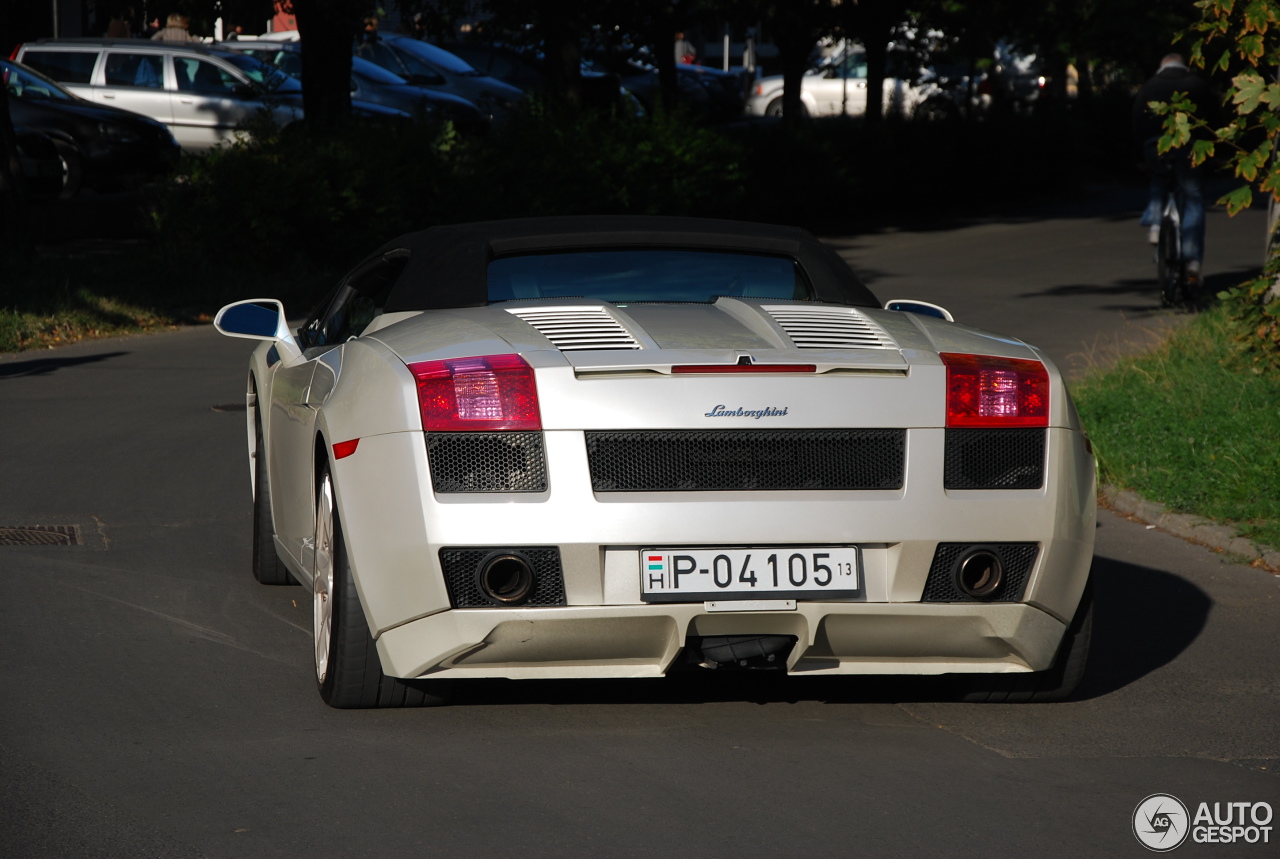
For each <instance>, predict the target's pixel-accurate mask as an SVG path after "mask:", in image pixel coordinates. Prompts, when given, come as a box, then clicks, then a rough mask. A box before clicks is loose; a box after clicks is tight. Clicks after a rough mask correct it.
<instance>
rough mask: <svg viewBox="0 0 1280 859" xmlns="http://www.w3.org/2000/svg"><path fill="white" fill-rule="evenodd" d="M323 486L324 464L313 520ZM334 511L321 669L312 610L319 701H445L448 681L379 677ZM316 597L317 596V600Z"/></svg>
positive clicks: (345, 704) (349, 705)
mask: <svg viewBox="0 0 1280 859" xmlns="http://www.w3.org/2000/svg"><path fill="white" fill-rule="evenodd" d="M326 484H327V485H328V487H329V492H330V498H332V485H333V484H332V478H331V476H330V474H329V467H328V465H327V464H326V465H325V466H324V467H323V469H322V470H321V473H320V482H319V484H318V485H319V487H320V491H319V492H318V493H317V496H318V502H317V505H316V506H317V521H318V520H319V517H320V516H321V515H323V514H322V513H321V512H320V510H321V508H322V507H323V506H324V501H323V493H324V491H325V486H326ZM330 508H331V510H332V529H331V532H330V533H331V534H332V543H331V545H330V546H328V547H327V548H328V549H329V552H328V555H329V557H330V558H331V559H332V573H333V575H332V580H331V581H332V589H331V591H330V592H329V594H328V599H329V601H330V603H331V608H330V609H329V611H330V615H329V617H330V628H329V641H328V651H327V652H328V657H327V663H326V665H325V666H324V668H323V670H322V669H321V665H320V659H319V653H320V651H321V647H320V646H319V644H318V641H319V630H318V627H319V624H320V620H319V617H320V613H319V611H318V610H317V611H315V612H313V622H314V623H315V624H316V626H317V630H316V633H317V634H316V640H317V646H316V648H315V650H316V653H317V658H316V685H317V688H318V689H319V691H320V697H321V698H322V699H323V700H324V702H325V703H326V704H328V705H329V706H330V707H336V708H338V709H343V710H348V709H367V708H371V707H435V706H439V705H441V704H445V703H447V701H448V692H449V688H450V686H451V685H452V684H451V683H450V681H447V680H402V679H400V678H398V677H388V676H387V675H386V674H384V673H382V662H381V660H380V659H379V658H378V648H377V645H376V644H375V643H374V641H373V637H372V636H371V635H370V634H369V625H368V623H366V622H365V618H364V608H363V606H361V604H360V594H359V592H358V591H357V590H356V586H355V582H354V581H353V580H352V577H351V565H350V563H349V562H348V560H347V547H346V543H345V541H344V539H343V536H342V524H341V521H340V519H339V517H338V511H337V506H336V505H335V504H331V505H330ZM321 542H322V538H321V533H320V530H319V529H317V535H316V544H317V545H316V556H317V558H319V557H320V556H321V553H322V552H323V551H324V549H325V548H326V547H325V546H322V545H321ZM316 580H317V581H316V588H317V589H318V588H319V587H321V584H322V576H321V571H320V569H319V568H317V570H316ZM317 599H318V597H317Z"/></svg>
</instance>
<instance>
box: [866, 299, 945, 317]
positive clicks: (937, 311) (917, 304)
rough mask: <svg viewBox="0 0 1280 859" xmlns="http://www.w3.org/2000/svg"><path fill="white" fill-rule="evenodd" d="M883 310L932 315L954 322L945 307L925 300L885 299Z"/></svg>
mask: <svg viewBox="0 0 1280 859" xmlns="http://www.w3.org/2000/svg"><path fill="white" fill-rule="evenodd" d="M884 309H885V310H897V311H900V312H902V313H918V314H920V315H921V316H932V317H933V318H934V319H945V320H947V321H948V322H955V321H956V320H955V317H954V316H952V315H951V312H950V311H949V310H947V309H946V308H945V307H939V306H938V305H936V304H930V303H929V302H927V301H916V300H915V299H912V298H907V299H898V298H895V299H893V300H892V301H886V302H885V303H884Z"/></svg>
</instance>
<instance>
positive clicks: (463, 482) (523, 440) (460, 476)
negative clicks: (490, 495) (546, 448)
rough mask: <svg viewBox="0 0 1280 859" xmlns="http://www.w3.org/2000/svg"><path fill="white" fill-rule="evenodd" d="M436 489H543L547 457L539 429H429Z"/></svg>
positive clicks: (428, 442)
mask: <svg viewBox="0 0 1280 859" xmlns="http://www.w3.org/2000/svg"><path fill="white" fill-rule="evenodd" d="M427 459H428V461H429V462H430V464H431V487H432V488H433V489H434V490H435V491H436V492H543V491H545V490H546V488H547V460H546V456H545V455H544V453H543V449H542V433H540V432H429V433H427Z"/></svg>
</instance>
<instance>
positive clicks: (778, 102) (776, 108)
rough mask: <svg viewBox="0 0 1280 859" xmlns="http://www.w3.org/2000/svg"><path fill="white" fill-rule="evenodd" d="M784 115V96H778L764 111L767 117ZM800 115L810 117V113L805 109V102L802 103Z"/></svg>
mask: <svg viewBox="0 0 1280 859" xmlns="http://www.w3.org/2000/svg"><path fill="white" fill-rule="evenodd" d="M782 113H783V110H782V96H778V97H777V98H775V99H774V100H773V101H771V102H769V104H768V105H767V106H765V109H764V115H765V116H782ZM800 115H801V116H808V115H809V111H808V110H806V109H805V106H804V102H800Z"/></svg>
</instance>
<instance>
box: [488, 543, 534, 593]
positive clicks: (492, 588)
mask: <svg viewBox="0 0 1280 859" xmlns="http://www.w3.org/2000/svg"><path fill="white" fill-rule="evenodd" d="M535 583H536V581H535V578H534V574H533V564H531V563H529V559H528V558H526V557H525V556H524V555H521V554H519V553H517V552H494V553H493V554H491V555H489V556H488V557H486V558H485V559H484V560H483V561H481V562H480V564H479V566H478V567H477V568H476V586H477V587H478V588H479V589H480V592H481V593H482V594H484V595H485V597H487V598H488V600H489V601H490V602H492V603H493V604H494V605H522V604H523V603H524V602H525V601H527V600H528V599H529V597H530V595H532V594H533V586H534V584H535Z"/></svg>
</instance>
